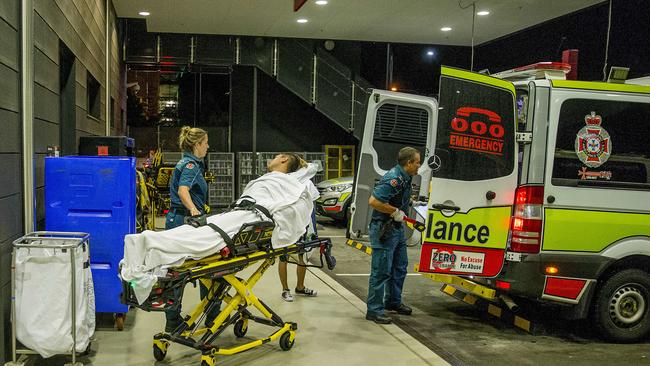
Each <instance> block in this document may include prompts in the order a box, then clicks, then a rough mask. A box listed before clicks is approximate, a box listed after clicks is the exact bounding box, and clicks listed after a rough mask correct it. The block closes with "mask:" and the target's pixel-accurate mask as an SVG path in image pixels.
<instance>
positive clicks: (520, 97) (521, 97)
mask: <svg viewBox="0 0 650 366" xmlns="http://www.w3.org/2000/svg"><path fill="white" fill-rule="evenodd" d="M527 115H528V91H526V90H522V89H517V127H518V130H521V131H523V130H524V129H525V128H526V116H527Z"/></svg>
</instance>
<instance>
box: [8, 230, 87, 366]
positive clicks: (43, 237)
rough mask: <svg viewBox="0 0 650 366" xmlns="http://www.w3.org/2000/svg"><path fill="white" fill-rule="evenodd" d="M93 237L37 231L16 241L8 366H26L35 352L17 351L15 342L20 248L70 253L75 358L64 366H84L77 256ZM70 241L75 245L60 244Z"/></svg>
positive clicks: (76, 233) (73, 349)
mask: <svg viewBox="0 0 650 366" xmlns="http://www.w3.org/2000/svg"><path fill="white" fill-rule="evenodd" d="M89 239H90V235H89V234H88V233H81V232H60V231H35V232H32V233H29V234H27V235H25V236H23V237H21V238H19V239H16V240H15V241H14V242H13V250H12V252H11V351H12V360H11V361H9V362H7V363H5V366H23V365H25V362H26V355H35V354H37V353H36V352H34V351H32V350H30V349H26V348H25V349H17V341H16V320H15V319H16V249H19V248H49V249H61V250H66V249H70V250H69V253H70V275H71V279H70V280H71V282H70V286H71V289H72V291H71V292H70V293H71V295H70V296H71V299H70V300H71V309H70V310H71V314H72V319H71V321H72V326H71V327H70V329H71V333H72V351H71V352H70V353H69V354H70V355H71V356H72V363H67V364H65V366H83V364H82V363H81V362H77V354H76V352H75V350H76V348H77V329H76V328H77V327H76V324H77V309H76V303H77V294H76V293H75V283H76V278H75V276H76V275H75V271H76V268H75V252H76V250H74V249H77V248H78V247H79V246H81V245H83V244H85V245H86V246H87V245H88V242H89ZM63 240H65V241H69V242H72V241H74V243H71V244H61V243H57V242H61V241H63ZM35 242H39V243H40V244H38V245H34V244H32V243H35ZM45 242H50V244H45ZM17 355H20V358H19V359H17V358H16V356H17Z"/></svg>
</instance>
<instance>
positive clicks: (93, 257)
mask: <svg viewBox="0 0 650 366" xmlns="http://www.w3.org/2000/svg"><path fill="white" fill-rule="evenodd" d="M135 179H136V178H135V158H133V157H102V156H98V157H95V156H66V157H46V158H45V228H46V230H48V231H81V232H87V233H90V268H91V269H92V274H93V283H94V286H95V302H96V304H95V305H96V311H97V312H98V313H104V312H105V313H126V312H127V310H128V307H127V306H126V305H123V304H121V303H120V293H121V292H122V285H121V283H120V279H119V278H118V264H119V262H120V260H121V259H122V257H123V256H124V235H126V234H132V233H135V208H136V207H135V206H136V202H135Z"/></svg>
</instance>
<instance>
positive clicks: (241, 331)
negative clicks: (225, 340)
mask: <svg viewBox="0 0 650 366" xmlns="http://www.w3.org/2000/svg"><path fill="white" fill-rule="evenodd" d="M247 323H248V322H247V321H246V319H239V320H237V322H236V323H235V327H234V328H233V330H234V332H235V337H237V338H241V337H243V336H245V335H246V332H248V324H247Z"/></svg>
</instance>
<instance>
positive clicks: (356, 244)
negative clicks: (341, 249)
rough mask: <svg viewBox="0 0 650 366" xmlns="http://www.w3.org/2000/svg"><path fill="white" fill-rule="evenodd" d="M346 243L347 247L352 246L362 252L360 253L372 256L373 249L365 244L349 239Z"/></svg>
mask: <svg viewBox="0 0 650 366" xmlns="http://www.w3.org/2000/svg"><path fill="white" fill-rule="evenodd" d="M345 243H346V244H347V245H349V246H351V247H352V248H355V249H358V250H360V251H362V252H364V253H366V254H368V255H370V254H372V248H371V247H369V246H367V245H365V244H363V243H360V242H358V241H354V240H352V239H348V241H346V242H345Z"/></svg>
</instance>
